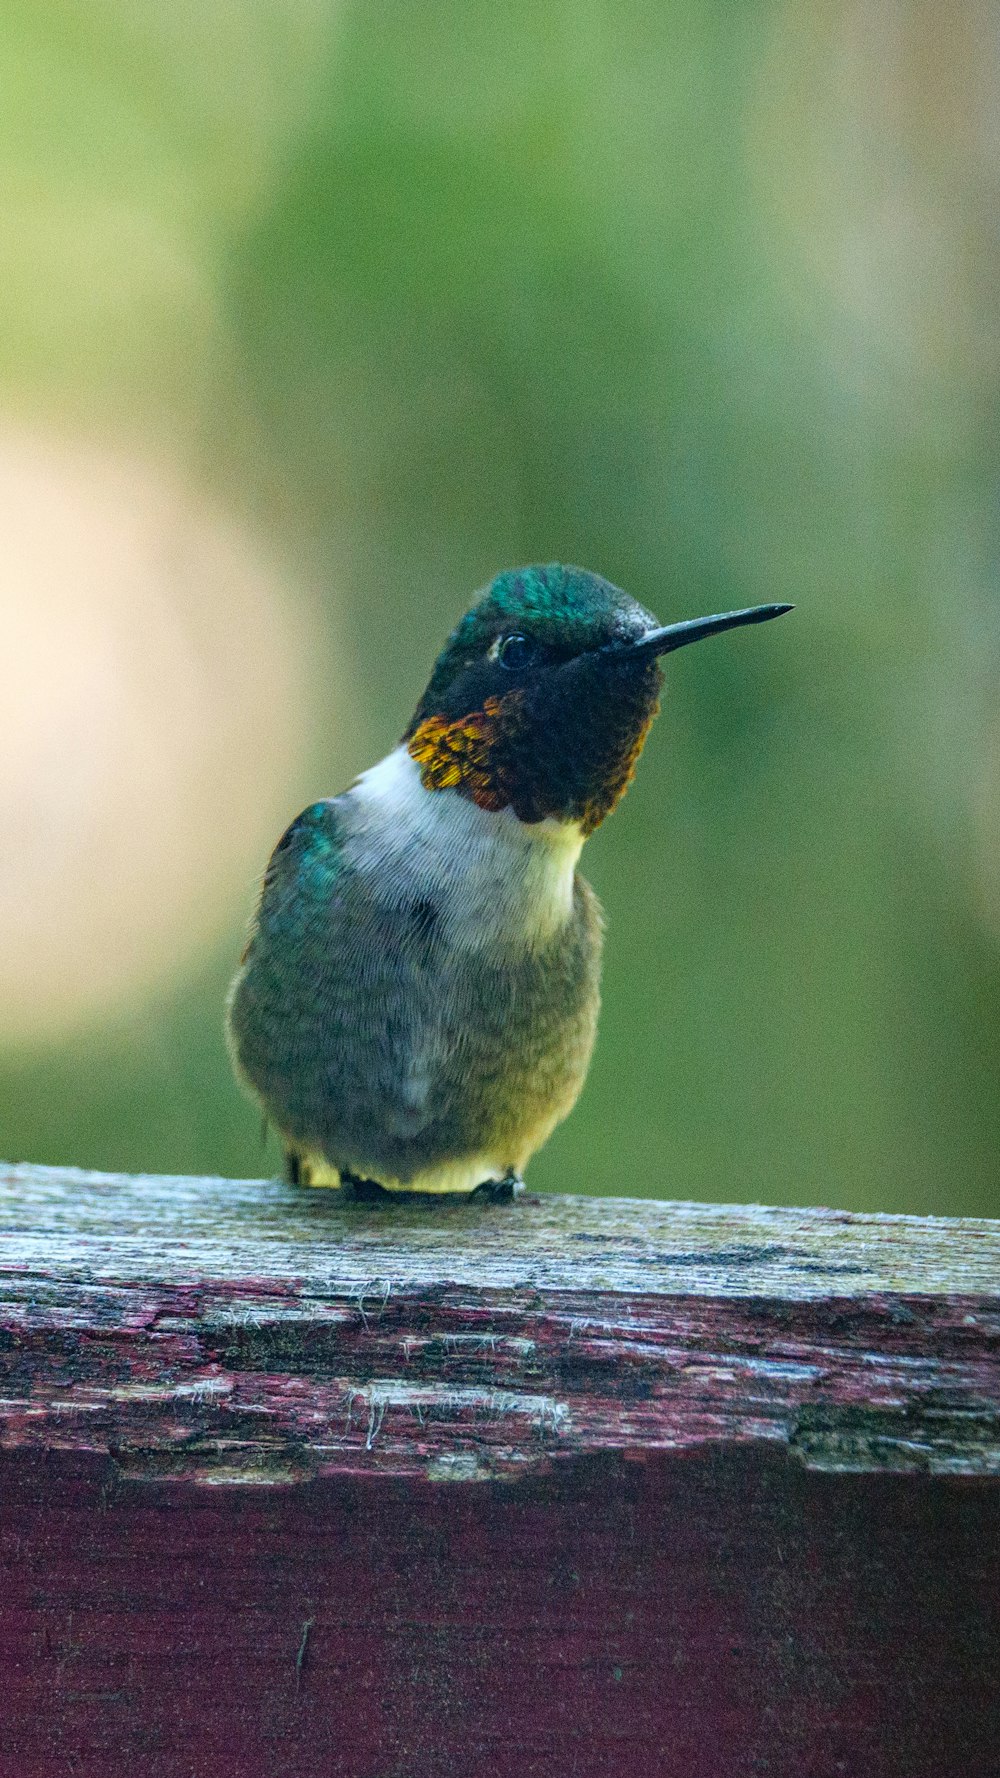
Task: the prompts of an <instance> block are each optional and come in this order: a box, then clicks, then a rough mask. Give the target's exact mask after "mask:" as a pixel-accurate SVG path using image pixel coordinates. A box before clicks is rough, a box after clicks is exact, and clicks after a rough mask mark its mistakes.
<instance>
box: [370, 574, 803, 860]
mask: <svg viewBox="0 0 1000 1778" xmlns="http://www.w3.org/2000/svg"><path fill="white" fill-rule="evenodd" d="M790 609H791V607H790V606H787V605H758V606H754V607H753V608H752V609H750V610H748V611H736V612H727V613H726V614H724V615H723V616H720V617H707V618H693V619H691V620H689V621H688V622H687V623H681V624H670V625H667V626H666V627H663V626H661V625H659V624H658V623H657V621H656V619H655V617H653V616H652V614H651V613H650V612H648V611H646V610H644V609H643V607H642V606H641V605H639V604H637V602H636V601H635V599H631V598H630V597H629V596H628V594H627V593H623V592H622V591H621V590H620V589H619V588H618V587H614V586H611V585H610V583H609V582H608V581H606V580H602V579H601V577H600V575H597V574H590V573H588V572H587V570H586V569H584V568H570V567H563V566H561V565H560V564H559V563H552V564H550V565H549V566H547V567H532V568H518V569H512V570H509V571H508V572H506V573H503V574H498V575H497V577H496V579H495V580H494V581H493V582H492V583H491V584H490V586H489V587H488V588H487V589H486V591H485V592H484V593H483V594H482V596H481V597H480V598H479V599H478V600H477V601H476V603H475V604H474V605H473V606H472V607H471V609H470V610H469V611H467V612H466V614H465V616H464V617H463V618H462V620H461V622H460V623H459V624H458V625H457V627H456V628H455V629H454V630H453V631H452V633H451V635H450V636H449V638H448V640H447V642H446V643H445V646H444V648H443V649H442V651H441V653H440V655H439V656H438V659H437V662H436V664H435V667H434V671H433V673H432V674H431V679H430V683H429V685H428V687H427V690H426V691H425V693H424V695H423V697H422V698H421V700H420V703H419V705H418V706H417V710H416V713H415V715H414V717H413V721H412V722H411V724H410V726H409V728H408V729H407V731H406V734H405V736H404V741H405V743H406V746H407V747H408V749H409V752H410V754H411V755H412V757H413V759H414V760H415V761H416V763H417V765H418V766H419V768H420V773H421V778H422V781H423V784H424V786H425V788H426V789H428V790H455V791H457V792H458V793H459V795H461V796H465V797H468V798H469V799H470V800H471V801H473V802H474V803H477V804H478V805H479V806H480V807H481V808H484V809H492V810H500V809H506V808H510V809H512V810H513V812H514V814H515V815H517V816H518V818H519V819H520V820H521V821H525V822H537V821H542V820H545V819H546V818H552V819H554V820H556V821H560V822H574V823H577V824H578V825H579V827H580V830H581V831H582V832H583V833H584V834H588V833H592V832H593V830H594V828H595V827H597V826H598V824H599V823H600V822H601V821H603V819H604V817H605V815H608V814H610V812H611V810H612V809H613V808H614V806H615V804H616V803H617V802H618V800H619V798H620V797H621V796H623V795H624V792H625V790H626V789H627V787H628V784H629V780H630V779H631V777H632V774H633V772H634V770H635V765H636V761H637V759H638V757H639V754H640V752H641V751H642V745H643V742H644V741H645V739H646V735H647V733H648V732H649V727H650V724H651V723H652V721H653V718H654V716H655V715H656V712H657V709H658V707H659V697H660V687H661V684H662V680H663V675H662V672H661V670H660V665H659V658H660V656H661V655H663V654H667V653H668V652H669V651H670V650H671V649H674V648H679V647H682V646H683V645H684V644H685V643H687V642H695V641H698V640H700V639H701V637H703V636H712V635H716V634H717V633H718V632H719V631H720V630H725V629H733V628H735V627H736V626H737V625H738V624H747V623H759V622H762V621H764V620H765V619H767V618H770V617H777V616H778V615H779V614H780V613H781V612H783V611H788V610H790Z"/></svg>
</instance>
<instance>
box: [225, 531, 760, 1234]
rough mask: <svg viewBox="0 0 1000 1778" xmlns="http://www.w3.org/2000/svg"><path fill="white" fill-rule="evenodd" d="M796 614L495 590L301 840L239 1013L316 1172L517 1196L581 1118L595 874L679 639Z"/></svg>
mask: <svg viewBox="0 0 1000 1778" xmlns="http://www.w3.org/2000/svg"><path fill="white" fill-rule="evenodd" d="M791 609H792V607H791V606H790V605H756V606H753V607H751V608H749V609H746V610H742V611H728V612H725V613H722V614H720V615H718V616H714V617H697V618H692V619H689V620H687V621H685V622H681V623H673V624H667V625H661V624H659V623H658V622H657V620H656V618H655V617H654V616H653V615H652V614H651V613H650V612H649V611H646V610H645V609H644V608H643V607H642V606H641V605H639V604H638V603H637V602H636V600H635V599H633V598H630V597H629V595H628V594H626V593H624V592H622V591H621V590H620V589H619V588H618V587H615V586H612V585H611V584H610V583H609V582H608V581H606V580H603V579H602V578H601V577H600V576H599V575H597V574H592V573H590V572H588V571H587V570H586V569H583V568H575V567H566V566H563V565H561V564H559V563H552V564H549V565H547V566H535V567H528V568H518V569H513V570H509V571H507V572H504V573H502V574H499V575H497V577H496V578H495V579H494V580H493V581H492V582H491V584H490V585H489V586H488V587H487V588H486V590H485V591H484V592H483V593H482V594H481V595H480V596H479V597H478V598H477V600H476V602H475V603H474V604H473V605H472V607H471V608H470V610H468V611H467V612H466V614H465V616H464V617H463V618H462V619H461V621H460V622H459V624H458V625H457V626H456V628H455V629H454V630H453V631H452V633H451V635H450V636H449V637H448V640H447V642H446V643H445V645H444V648H443V649H442V651H441V653H440V654H439V656H438V658H437V661H436V663H435V666H434V670H433V672H432V673H431V677H430V681H429V683H428V685H427V689H426V691H425V692H424V694H423V697H422V698H421V699H420V702H419V704H418V705H417V708H416V712H415V714H414V716H413V719H412V721H411V722H410V724H409V727H408V728H407V730H406V732H405V734H404V735H403V738H402V740H401V741H400V743H399V745H398V746H397V747H395V748H394V749H393V751H392V752H391V753H389V754H388V755H387V756H386V757H385V758H384V759H382V760H380V761H379V762H378V764H377V765H374V766H372V767H371V768H370V769H369V770H368V771H365V772H363V773H362V774H361V776H360V777H359V778H358V779H357V780H356V782H355V783H354V784H353V785H352V786H351V788H350V789H349V790H346V791H344V792H343V793H342V794H341V795H339V796H333V797H330V798H326V799H324V800H322V801H320V802H316V803H313V804H312V805H311V806H310V807H309V808H307V809H305V810H304V811H303V812H302V814H301V815H299V816H298V817H297V818H296V820H294V821H293V822H292V824H291V826H290V827H289V828H288V829H287V831H286V832H285V833H284V834H283V835H282V837H281V839H280V840H279V841H278V843H277V846H276V847H275V849H274V852H273V854H272V856H271V859H270V862H269V864H268V866H267V869H266V872H265V874H264V880H263V886H262V889H261V893H260V900H259V903H258V906H257V910H256V913H255V915H254V918H253V920H252V923H251V928H250V933H249V937H248V940H247V944H246V948H245V950H244V952H243V956H242V959H241V961H240V965H239V969H238V971H237V974H236V977H235V980H234V981H233V984H232V987H231V989H230V993H229V999H228V1003H227V1025H228V1039H229V1045H230V1052H231V1056H232V1059H233V1064H234V1068H235V1071H236V1074H237V1077H238V1079H239V1080H240V1081H241V1082H242V1083H243V1084H244V1085H245V1086H246V1087H247V1088H249V1090H250V1092H251V1094H253V1095H255V1096H256V1098H257V1100H258V1101H259V1103H260V1106H261V1107H262V1109H263V1112H264V1116H265V1120H266V1121H269V1122H270V1123H271V1124H272V1125H273V1127H274V1128H275V1130H276V1131H277V1132H278V1134H279V1136H280V1138H281V1141H282V1143H283V1146H284V1150H285V1161H286V1177H287V1178H288V1179H289V1180H291V1181H292V1182H296V1183H301V1184H308V1185H316V1186H332V1187H339V1188H340V1189H341V1190H342V1191H344V1192H345V1193H346V1194H347V1195H348V1196H351V1197H356V1198H362V1199H372V1198H376V1199H379V1198H382V1197H383V1196H384V1195H385V1194H395V1193H410V1194H419V1195H421V1196H422V1195H423V1194H427V1193H433V1194H451V1195H455V1196H465V1197H469V1196H473V1197H477V1198H479V1199H486V1200H488V1201H494V1202H503V1201H506V1200H509V1199H510V1198H512V1197H513V1195H514V1194H515V1192H517V1191H518V1190H519V1189H520V1188H521V1185H522V1173H523V1171H524V1168H525V1166H526V1165H527V1162H528V1161H529V1159H530V1158H531V1156H532V1155H533V1154H534V1153H535V1152H536V1151H537V1150H538V1149H539V1148H540V1147H541V1146H542V1144H543V1143H544V1142H545V1141H546V1139H547V1138H548V1136H549V1135H550V1134H551V1133H552V1131H553V1130H554V1128H555V1127H556V1125H557V1124H558V1123H559V1122H561V1120H562V1119H563V1118H565V1117H566V1115H567V1114H568V1112H569V1111H571V1110H572V1108H573V1106H574V1104H575V1103H576V1100H577V1098H578V1097H579V1094H580V1091H581V1089H582V1087H583V1082H584V1079H585V1076H586V1073H587V1068H588V1065H589V1063H590V1058H591V1054H592V1051H593V1047H594V1039H595V1036H596V1032H597V1013H598V1004H599V983H600V969H601V942H602V928H603V916H602V911H601V907H600V903H599V902H598V899H597V897H596V895H595V894H594V891H593V890H592V889H591V887H590V885H589V883H587V882H586V880H585V879H584V877H582V876H581V875H580V873H579V871H578V869H577V864H578V861H579V858H580V853H581V851H582V848H583V844H584V841H585V840H586V839H587V838H588V836H589V835H590V834H592V833H593V832H594V830H595V828H597V827H598V826H599V825H600V823H601V822H602V821H603V820H604V819H605V817H606V816H607V815H609V814H610V813H611V811H612V810H613V809H614V808H615V806H616V804H617V803H618V802H619V801H620V799H621V797H622V796H623V795H624V793H625V791H626V789H627V788H628V785H629V782H630V780H631V778H632V775H633V773H634V771H635V766H636V761H637V760H638V757H639V754H640V752H641V750H642V747H643V744H644V742H645V740H646V736H647V734H648V733H649V729H650V726H651V724H652V722H653V719H654V717H655V715H656V713H657V710H658V708H659V699H660V689H661V685H662V680H663V674H662V671H661V667H660V661H661V659H662V658H663V656H664V655H666V654H669V653H670V652H672V651H673V650H674V649H677V648H683V647H686V646H687V644H688V643H691V642H698V641H701V640H702V639H703V638H704V637H707V636H715V635H718V634H719V633H720V632H721V631H724V630H730V629H735V628H736V627H737V626H739V625H742V624H755V623H763V622H766V621H767V620H768V619H770V618H774V617H778V616H780V615H781V613H782V612H785V611H790V610H791Z"/></svg>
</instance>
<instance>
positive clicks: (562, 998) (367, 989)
mask: <svg viewBox="0 0 1000 1778" xmlns="http://www.w3.org/2000/svg"><path fill="white" fill-rule="evenodd" d="M345 937H346V934H345ZM373 937H374V938H375V939H376V941H377V942H374V943H372V942H370V941H371V939H372V938H373ZM366 939H367V941H368V942H365V943H361V942H358V943H356V944H353V945H352V944H347V945H343V944H341V945H338V946H337V948H336V951H335V953H334V954H332V955H331V954H328V955H326V956H323V957H319V956H317V957H313V958H311V959H309V960H308V961H306V962H304V963H303V965H302V967H301V968H300V969H299V970H298V971H297V972H295V974H294V976H293V975H290V974H289V973H288V972H286V973H285V974H284V976H283V978H282V979H281V981H280V982H277V981H275V980H273V979H271V980H270V981H268V982H255V980H254V965H253V958H252V955H251V957H250V959H249V960H248V967H247V970H246V972H245V975H244V978H243V982H242V983H241V984H240V985H239V986H238V988H237V991H236V995H235V997H234V1002H233V1009H232V1028H233V1032H234V1039H235V1047H236V1052H237V1059H238V1061H239V1064H240V1066H241V1069H242V1071H243V1073H244V1074H245V1075H246V1077H247V1078H248V1080H249V1081H250V1083H251V1085H252V1086H253V1087H254V1088H255V1090H256V1091H257V1092H258V1094H259V1095H260V1097H261V1099H262V1100H263V1102H264V1105H265V1108H266V1109H267V1111H268V1114H269V1115H270V1116H271V1118H272V1119H273V1121H274V1123H275V1125H276V1127H277V1128H278V1130H279V1131H280V1132H281V1133H282V1134H283V1135H284V1137H285V1139H286V1141H288V1142H289V1144H290V1145H291V1146H292V1147H294V1148H295V1149H296V1151H297V1152H299V1153H301V1154H302V1155H304V1156H307V1157H308V1160H309V1174H310V1177H311V1178H312V1179H313V1180H314V1182H316V1183H320V1182H322V1179H323V1177H324V1172H328V1173H329V1182H330V1183H335V1182H336V1179H337V1177H338V1176H339V1174H340V1173H342V1172H349V1173H352V1174H355V1175H358V1176H359V1177H362V1178H367V1179H374V1180H376V1181H377V1182H378V1183H380V1184H383V1185H386V1186H389V1187H390V1188H392V1187H396V1188H402V1189H407V1190H421V1191H428V1190H430V1191H433V1190H438V1191H467V1190H471V1189H472V1187H473V1186H475V1185H476V1184H479V1183H480V1182H481V1181H483V1180H486V1179H490V1178H502V1177H504V1175H505V1174H506V1173H507V1172H509V1171H511V1170H514V1171H520V1169H521V1168H522V1167H523V1166H524V1165H525V1164H526V1162H527V1160H528V1158H529V1157H530V1155H531V1154H533V1153H534V1151H535V1150H536V1149H537V1148H539V1147H540V1146H541V1144H542V1142H544V1141H545V1139H546V1137H547V1136H548V1135H549V1133H550V1131H551V1130H552V1129H553V1128H554V1126H555V1125H556V1124H557V1123H558V1122H559V1121H560V1120H561V1119H562V1118H563V1117H565V1116H566V1114H567V1112H568V1111H569V1110H570V1109H571V1107H572V1106H573V1104H574V1103H575V1101H576V1098H577V1096H578V1094H579V1091H580V1088H581V1086H582V1084H583V1079H584V1076H585V1074H586V1070H587V1065H588V1063H589V1060H590V1054H591V1050H592V1047H593V1041H594V1035H595V1029H596V1017H597V1001H598V973H599V954H600V926H599V915H598V912H597V908H596V902H595V900H594V898H593V896H592V894H591V892H590V891H589V889H587V888H586V886H585V885H583V884H582V883H581V885H580V896H579V898H578V906H577V908H576V909H575V912H574V916H573V918H572V919H571V920H570V921H569V922H567V925H566V928H565V930H564V931H563V933H561V934H560V935H558V937H557V938H556V939H555V940H554V941H553V942H552V944H551V945H549V946H547V947H546V948H545V950H544V951H542V952H536V951H530V950H525V951H523V952H521V953H520V954H518V952H517V951H516V950H515V951H514V952H513V953H511V952H509V951H508V953H507V954H506V955H502V956H500V955H497V956H494V955H492V954H491V953H490V952H489V951H486V950H480V951H478V952H477V953H475V954H473V955H470V954H468V953H465V952H459V951H455V950H452V949H449V948H448V947H447V946H442V945H440V944H439V945H435V944H430V945H427V944H420V943H412V944H411V943H409V942H407V943H403V942H401V941H400V936H399V934H398V933H393V934H391V935H390V934H389V933H382V934H380V935H373V934H370V933H369V934H367V935H366ZM265 989H266V992H265V991H263V990H265ZM279 1058H280V1062H279V1063H278V1065H276V1059H279Z"/></svg>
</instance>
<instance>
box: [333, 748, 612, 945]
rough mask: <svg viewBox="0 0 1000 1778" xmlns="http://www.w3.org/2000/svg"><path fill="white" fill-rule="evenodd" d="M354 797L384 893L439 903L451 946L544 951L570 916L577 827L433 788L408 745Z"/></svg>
mask: <svg viewBox="0 0 1000 1778" xmlns="http://www.w3.org/2000/svg"><path fill="white" fill-rule="evenodd" d="M345 800H346V802H347V804H348V805H349V809H350V823H351V829H352V839H353V842H354V844H355V845H356V846H357V847H358V851H357V852H356V854H355V856H356V857H357V858H358V859H359V862H363V865H364V866H365V867H367V868H368V869H370V870H371V872H372V879H373V881H374V883H375V889H376V893H379V889H380V886H382V887H384V891H385V898H386V901H387V902H393V903H398V901H399V899H400V898H401V897H407V898H410V897H412V898H414V899H416V900H423V899H427V900H428V901H430V902H432V903H433V905H434V906H435V908H436V910H437V913H438V917H439V919H440V920H441V921H442V923H443V925H444V927H445V929H446V931H447V936H448V938H449V939H450V941H451V943H453V944H458V945H462V946H464V947H469V948H478V947H480V946H483V945H490V946H495V945H496V943H497V941H498V940H499V941H500V942H501V943H506V944H510V945H514V946H518V947H527V948H536V947H538V946H540V945H542V944H544V943H546V942H547V941H548V940H549V939H551V938H552V937H554V935H555V934H556V933H557V932H558V931H559V930H560V928H561V927H563V926H564V925H565V923H566V921H567V920H568V919H569V917H570V914H571V912H572V908H573V878H574V873H575V870H576V864H577V860H578V858H579V856H580V851H581V849H582V846H583V835H582V834H581V832H580V828H579V824H578V823H577V822H575V821H574V822H561V821H552V820H545V821H536V822H525V821H519V820H518V817H517V816H516V815H515V814H514V812H513V810H512V809H502V810H500V811H499V812H494V811H492V810H489V809H480V808H478V807H477V805H476V804H475V803H473V802H470V801H469V800H468V798H467V797H463V796H460V795H459V794H458V792H457V791H455V790H425V788H424V786H423V784H422V783H421V781H420V771H419V768H418V767H417V765H416V763H415V761H414V760H412V759H411V758H410V755H409V753H408V752H407V749H406V747H405V746H400V747H397V748H396V749H395V750H394V751H393V752H392V753H390V754H387V756H386V758H385V759H382V760H380V761H379V763H378V765H376V766H372V767H371V769H370V770H369V771H367V772H364V773H362V775H361V777H360V778H359V779H358V781H357V783H356V784H355V785H354V786H353V787H352V789H351V790H350V791H349V792H348V795H347V798H346V799H345Z"/></svg>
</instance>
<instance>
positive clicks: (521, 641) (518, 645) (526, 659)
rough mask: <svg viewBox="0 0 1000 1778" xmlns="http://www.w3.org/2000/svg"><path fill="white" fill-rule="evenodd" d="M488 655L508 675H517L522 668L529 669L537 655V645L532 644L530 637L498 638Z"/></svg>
mask: <svg viewBox="0 0 1000 1778" xmlns="http://www.w3.org/2000/svg"><path fill="white" fill-rule="evenodd" d="M490 653H491V655H492V656H493V659H494V660H495V661H499V663H500V665H501V667H506V668H507V671H508V673H519V672H520V671H521V669H522V668H523V667H530V665H531V663H532V661H533V660H534V659H535V657H536V655H537V653H538V644H537V643H536V642H532V640H531V637H530V636H499V637H498V638H497V640H496V642H494V644H493V647H492V648H491V650H490Z"/></svg>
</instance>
